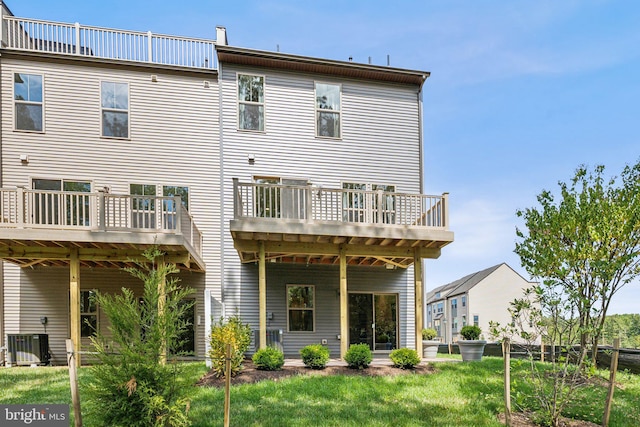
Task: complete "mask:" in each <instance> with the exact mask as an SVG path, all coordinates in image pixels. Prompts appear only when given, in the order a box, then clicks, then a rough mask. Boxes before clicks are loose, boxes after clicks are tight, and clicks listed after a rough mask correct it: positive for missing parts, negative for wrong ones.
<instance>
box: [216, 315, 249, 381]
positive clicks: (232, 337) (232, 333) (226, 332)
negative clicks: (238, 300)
mask: <svg viewBox="0 0 640 427" xmlns="http://www.w3.org/2000/svg"><path fill="white" fill-rule="evenodd" d="M210 343H211V349H210V350H209V357H210V358H211V370H213V373H214V375H215V376H217V377H223V376H224V371H225V361H226V358H227V344H231V376H234V375H236V374H237V373H238V372H240V369H241V368H242V361H243V360H244V353H245V352H246V351H247V350H248V349H249V344H251V327H250V326H249V325H248V324H243V323H242V319H240V316H238V315H236V316H233V317H230V318H229V320H228V321H226V322H225V321H224V319H220V320H219V321H218V322H217V323H216V324H214V325H213V326H211V340H210Z"/></svg>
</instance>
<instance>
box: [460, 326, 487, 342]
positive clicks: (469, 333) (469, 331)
mask: <svg viewBox="0 0 640 427" xmlns="http://www.w3.org/2000/svg"><path fill="white" fill-rule="evenodd" d="M481 332H482V330H481V329H480V328H479V327H477V326H475V325H467V326H463V327H462V329H460V335H462V338H464V339H465V340H471V341H473V340H477V339H478V338H480V333H481Z"/></svg>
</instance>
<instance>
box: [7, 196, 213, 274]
mask: <svg viewBox="0 0 640 427" xmlns="http://www.w3.org/2000/svg"><path fill="white" fill-rule="evenodd" d="M0 215H1V216H0V258H2V259H4V260H6V261H9V262H13V263H16V264H18V265H21V266H23V267H27V266H33V265H38V264H40V265H54V266H63V265H68V264H69V259H70V258H69V257H70V251H71V249H74V250H76V249H77V251H78V254H79V259H80V264H81V265H83V266H86V267H115V268H122V267H126V266H130V265H132V262H133V261H134V260H138V259H140V258H141V253H142V252H143V251H144V250H145V249H147V248H149V247H151V246H154V245H156V246H158V247H159V248H160V250H162V251H163V252H165V253H166V257H165V258H166V260H167V261H168V262H173V263H176V265H177V266H178V267H179V268H181V269H184V270H191V271H204V270H205V265H204V262H203V261H202V234H201V232H200V231H199V230H198V228H197V227H196V225H195V222H194V220H193V218H192V216H191V215H190V214H189V212H188V211H187V209H185V207H184V206H183V205H182V203H181V199H180V197H179V196H174V197H157V196H136V195H117V194H109V193H105V192H96V193H84V192H70V191H47V190H29V189H23V188H0Z"/></svg>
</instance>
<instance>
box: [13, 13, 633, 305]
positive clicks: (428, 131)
mask: <svg viewBox="0 0 640 427" xmlns="http://www.w3.org/2000/svg"><path fill="white" fill-rule="evenodd" d="M7 4H8V6H9V8H10V9H11V10H12V11H13V13H14V14H15V15H17V16H22V17H29V18H40V19H46V20H52V21H60V22H80V23H81V24H84V25H95V26H103V27H109V28H120V29H128V30H140V31H147V30H150V31H152V32H155V33H164V34H175V35H184V36H192V37H203V38H208V39H215V26H216V25H223V26H225V27H226V28H227V35H228V38H229V43H230V44H231V45H234V46H242V47H248V48H254V49H263V50H276V48H277V46H279V48H280V51H281V52H285V53H292V54H299V55H307V56H316V57H322V58H329V59H337V60H347V59H348V58H349V57H350V56H352V57H353V60H354V61H356V62H368V58H369V57H371V59H372V62H373V63H374V64H378V65H386V62H387V55H389V56H390V61H391V65H392V66H394V67H401V68H410V69H418V70H427V71H430V72H431V77H430V78H429V79H428V80H427V82H426V84H425V87H424V141H425V142H424V143H425V150H424V151H425V190H426V192H427V193H429V194H439V193H442V192H449V193H450V205H451V216H450V220H451V229H452V230H453V231H454V232H455V234H456V241H455V242H454V243H453V244H451V245H450V246H449V247H447V248H445V249H444V250H443V254H442V256H441V258H440V259H438V260H434V261H429V262H427V263H426V266H425V267H426V272H427V287H428V288H429V289H430V288H433V287H435V286H438V285H441V284H445V283H448V282H450V281H453V280H455V279H458V278H460V277H462V276H464V275H466V274H468V273H471V272H474V271H477V270H481V269H483V268H486V267H489V266H492V265H495V264H498V263H501V262H507V263H508V264H509V265H511V266H512V267H513V268H514V269H515V270H516V271H518V272H520V273H521V274H523V275H524V276H525V277H527V276H526V273H525V272H524V270H523V269H522V268H521V267H520V262H519V259H518V257H517V256H516V255H515V254H514V253H513V249H514V246H515V241H516V236H515V227H516V226H518V224H519V222H518V219H517V218H516V215H515V212H516V210H517V209H523V208H527V207H532V206H536V199H535V196H536V195H537V194H539V193H540V192H541V191H542V190H543V189H550V190H556V189H557V188H558V187H557V182H558V181H559V180H562V181H567V180H569V179H570V178H571V177H572V175H573V172H574V171H575V169H576V168H577V167H578V166H579V165H580V164H586V165H589V166H594V165H597V164H604V165H605V166H606V172H607V175H618V174H619V173H620V171H621V170H622V168H623V167H624V165H625V164H628V163H635V162H636V161H638V159H639V158H640V144H639V141H638V135H639V133H640V132H639V130H640V129H639V128H640V120H639V119H638V107H637V105H638V99H640V77H639V76H640V48H638V46H640V26H639V25H638V22H640V2H635V1H606V0H563V1H557V0H555V1H547V0H538V1H519V0H511V1H501V0H484V1H474V0H467V1H455V0H448V1H440V0H415V1H403V0H397V1H384V2H382V1H373V0H368V1H365V0H357V1H332V0H327V1H323V2H308V1H293V0H290V1H276V0H257V1H254V0H244V1H242V2H239V1H218V2H212V1H201V0H193V1H183V2H167V1H163V0H155V1H148V0H143V1H137V0H135V1H122V0H111V1H108V2H93V1H86V0H84V1H81V0H57V1H55V2H54V1H51V0H14V1H11V0H9V1H8V2H7ZM639 302H640V283H639V282H636V283H632V284H630V285H627V287H626V288H625V289H623V290H622V291H620V293H618V294H617V295H616V296H615V297H614V300H613V303H612V306H611V309H610V313H611V314H613V313H640V304H639Z"/></svg>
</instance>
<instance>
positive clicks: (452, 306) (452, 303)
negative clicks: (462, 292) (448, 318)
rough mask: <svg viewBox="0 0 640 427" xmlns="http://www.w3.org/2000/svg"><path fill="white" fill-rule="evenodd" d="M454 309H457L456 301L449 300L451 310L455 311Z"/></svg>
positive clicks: (455, 299)
mask: <svg viewBox="0 0 640 427" xmlns="http://www.w3.org/2000/svg"><path fill="white" fill-rule="evenodd" d="M456 308H458V299H457V298H454V299H452V300H451V309H452V310H455V309H456Z"/></svg>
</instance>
